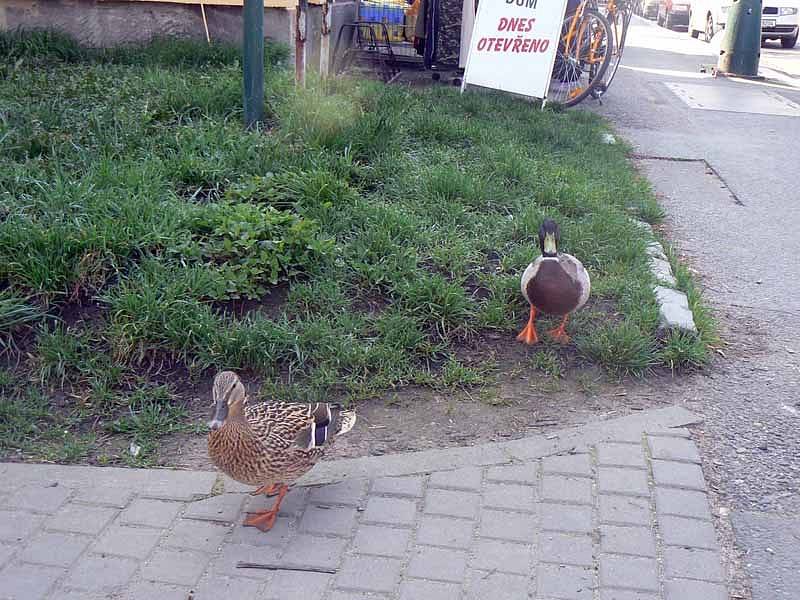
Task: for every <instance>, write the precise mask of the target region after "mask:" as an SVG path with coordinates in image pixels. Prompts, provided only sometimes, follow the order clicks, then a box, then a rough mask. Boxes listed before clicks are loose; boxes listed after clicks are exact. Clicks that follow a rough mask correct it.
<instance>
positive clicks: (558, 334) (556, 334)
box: [547, 315, 569, 344]
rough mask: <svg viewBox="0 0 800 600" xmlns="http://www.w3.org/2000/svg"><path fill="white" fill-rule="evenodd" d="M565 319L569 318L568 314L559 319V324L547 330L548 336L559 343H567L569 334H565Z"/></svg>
mask: <svg viewBox="0 0 800 600" xmlns="http://www.w3.org/2000/svg"><path fill="white" fill-rule="evenodd" d="M567 320H569V315H564V318H563V319H562V320H561V324H560V325H559V326H558V327H556V328H555V329H551V330H550V331H548V332H547V333H548V334H549V335H550V337H552V338H553V339H554V340H555V341H556V342H558V343H559V344H568V343H569V336H568V335H567V331H566V327H567Z"/></svg>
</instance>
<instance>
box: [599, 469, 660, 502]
mask: <svg viewBox="0 0 800 600" xmlns="http://www.w3.org/2000/svg"><path fill="white" fill-rule="evenodd" d="M598 472H599V473H598V490H599V491H600V493H603V494H624V495H629V496H649V495H650V489H649V488H648V486H647V472H646V471H643V470H641V469H630V468H617V467H600V468H599V469H598Z"/></svg>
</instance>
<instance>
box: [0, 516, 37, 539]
mask: <svg viewBox="0 0 800 600" xmlns="http://www.w3.org/2000/svg"><path fill="white" fill-rule="evenodd" d="M42 521H44V516H42V515H32V514H30V513H26V512H21V511H17V510H0V540H2V541H4V542H19V541H21V540H24V539H25V538H27V537H28V536H29V535H30V534H31V533H33V532H34V531H36V530H37V529H38V528H39V526H40V525H41V524H42Z"/></svg>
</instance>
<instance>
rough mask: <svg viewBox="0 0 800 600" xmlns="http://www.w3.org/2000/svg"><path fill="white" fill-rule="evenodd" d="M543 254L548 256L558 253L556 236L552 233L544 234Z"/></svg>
mask: <svg viewBox="0 0 800 600" xmlns="http://www.w3.org/2000/svg"><path fill="white" fill-rule="evenodd" d="M544 253H545V254H549V255H552V254H557V253H558V248H557V247H556V236H555V235H554V234H552V233H546V234H545V236H544Z"/></svg>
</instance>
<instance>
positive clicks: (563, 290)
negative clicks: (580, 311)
mask: <svg viewBox="0 0 800 600" xmlns="http://www.w3.org/2000/svg"><path fill="white" fill-rule="evenodd" d="M526 291H527V294H528V298H529V299H530V301H531V303H532V304H533V305H534V306H535V307H536V308H537V309H538V310H540V311H541V312H544V313H547V314H551V315H566V314H568V313H570V312H572V311H573V310H575V308H576V307H577V306H578V303H579V302H580V298H581V288H580V285H579V284H578V282H577V281H575V279H574V278H572V277H570V275H569V274H568V273H566V272H565V271H564V269H563V268H562V267H561V265H560V264H559V261H557V260H544V261H542V263H541V265H539V270H538V271H537V272H536V276H535V277H533V278H532V279H531V280H530V281H529V282H528V286H527V288H526Z"/></svg>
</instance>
